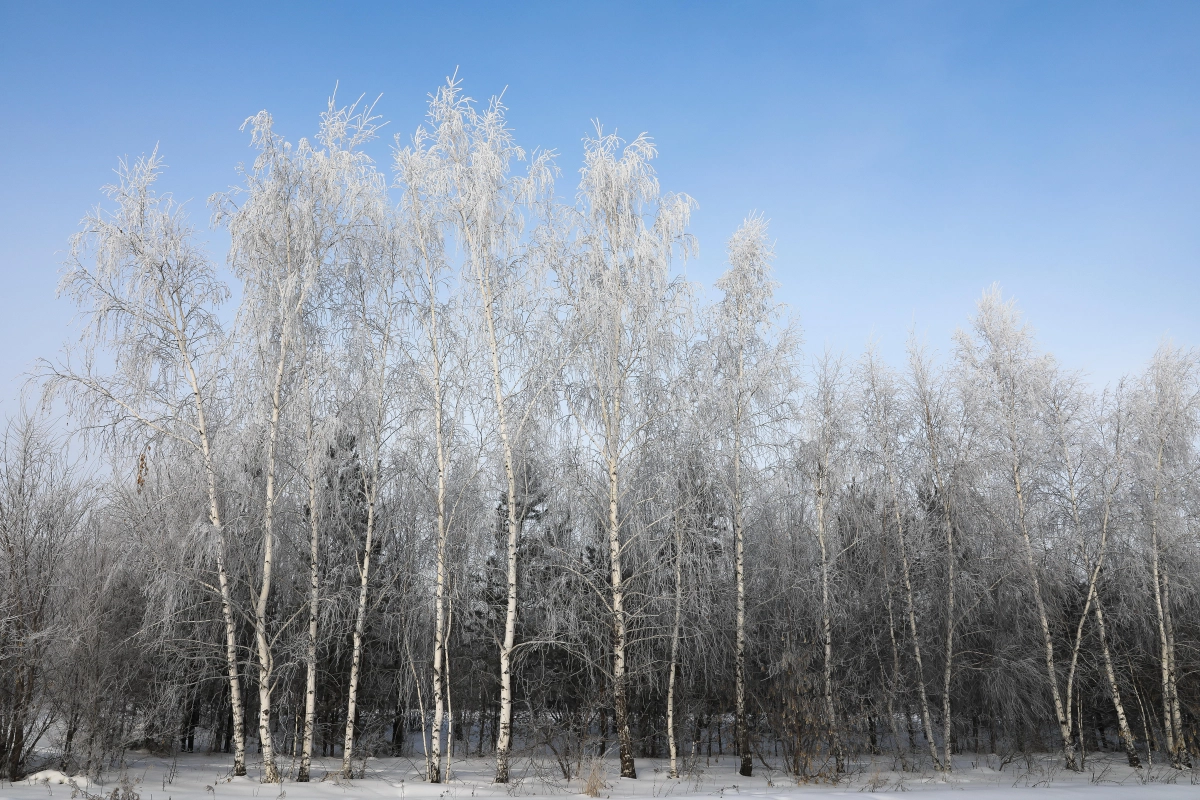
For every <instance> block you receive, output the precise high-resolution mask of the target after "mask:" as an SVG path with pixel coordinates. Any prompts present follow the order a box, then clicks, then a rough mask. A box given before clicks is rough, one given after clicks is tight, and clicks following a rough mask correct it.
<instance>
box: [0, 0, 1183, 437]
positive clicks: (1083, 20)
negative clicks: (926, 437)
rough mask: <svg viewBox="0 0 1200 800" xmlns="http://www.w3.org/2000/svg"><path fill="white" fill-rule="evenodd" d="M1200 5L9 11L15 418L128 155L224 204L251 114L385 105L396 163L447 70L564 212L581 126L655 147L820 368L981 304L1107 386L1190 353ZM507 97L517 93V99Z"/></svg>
mask: <svg viewBox="0 0 1200 800" xmlns="http://www.w3.org/2000/svg"><path fill="white" fill-rule="evenodd" d="M1198 41H1200V4H1198V3H1155V2H1150V3H1105V2H1086V3H1069V2H1056V3H1045V2H991V3H982V2H979V3H974V2H968V3H962V2H956V3H937V2H869V3H855V2H836V3H802V2H789V3H753V2H745V3H722V4H717V3H711V4H705V3H615V2H613V3H590V4H584V3H568V2H559V3H524V4H517V3H511V4H482V3H480V4H473V3H454V4H448V3H436V4H435V3H430V4H399V3H387V4H382V3H381V4H377V5H371V4H367V3H362V4H357V5H354V6H350V4H345V6H342V5H334V4H305V3H289V4H281V5H275V6H270V5H259V4H250V3H238V4H223V3H204V4H199V3H196V4H189V5H188V6H186V7H185V6H184V5H183V4H155V5H123V4H116V3H112V4H110V3H105V4H97V3H91V4H87V5H82V4H79V5H70V4H53V5H51V4H33V3H17V2H9V0H0V74H3V75H4V76H5V78H6V80H5V81H4V86H3V88H2V89H0V93H2V95H3V98H2V99H3V103H2V104H0V115H2V118H0V123H2V124H0V278H2V279H3V283H2V284H0V285H2V286H3V291H0V337H3V343H4V346H3V347H2V348H0V413H4V414H6V415H7V414H10V413H12V412H13V411H14V410H15V407H16V400H15V398H16V397H17V394H18V391H19V387H20V384H21V377H20V374H21V373H22V372H23V371H24V370H27V369H28V368H29V367H30V365H31V364H32V362H33V361H34V359H35V358H37V357H38V356H53V355H54V354H55V353H56V352H57V351H58V349H59V348H60V346H61V344H62V342H63V341H64V340H66V339H67V338H68V337H70V336H71V335H72V334H71V332H70V321H71V317H72V314H73V308H72V307H71V306H70V304H69V302H68V301H66V300H56V299H55V286H56V284H57V280H58V270H59V267H60V264H61V262H62V259H63V256H64V252H65V249H66V247H67V240H68V238H69V236H70V235H71V233H73V232H74V231H75V230H76V229H77V226H78V222H79V220H80V218H81V217H82V216H83V215H84V214H85V213H86V212H87V210H88V209H89V207H91V206H93V205H94V204H95V203H97V202H99V201H100V200H101V195H100V191H99V190H100V187H101V185H102V184H104V183H107V182H109V181H110V180H111V179H112V177H113V174H112V170H113V168H114V167H115V166H116V163H117V160H118V158H120V157H121V156H125V155H129V156H133V157H136V156H137V155H139V154H141V153H146V152H149V151H150V150H152V149H153V148H154V147H155V145H156V144H157V145H158V147H159V149H160V153H161V154H162V155H163V156H164V159H165V161H166V163H167V164H168V166H169V169H168V170H167V171H166V174H165V175H164V177H163V179H162V181H161V183H160V188H161V189H163V190H169V191H172V192H173V193H174V195H175V196H176V198H177V199H180V200H190V203H189V208H190V210H191V214H192V217H193V219H194V221H195V222H196V223H197V224H198V225H199V226H200V227H201V228H203V229H205V231H206V234H205V235H206V236H207V237H208V238H209V239H210V240H211V245H212V248H213V257H214V259H215V260H216V261H218V262H223V260H224V255H225V254H224V250H223V241H222V236H221V234H219V233H211V232H207V223H208V209H207V207H206V205H205V199H206V198H207V197H208V195H210V194H211V193H212V192H214V191H219V190H222V189H224V188H226V187H227V186H229V185H230V184H231V183H233V182H234V181H235V180H236V175H235V172H234V167H235V165H236V164H237V163H238V162H239V161H243V160H246V159H249V158H250V157H251V152H250V150H249V136H248V135H247V134H244V133H241V132H239V130H238V128H239V126H240V124H241V123H242V121H243V120H244V119H245V118H246V117H248V116H250V115H251V114H253V113H255V112H257V111H258V110H259V109H263V108H265V109H268V110H270V111H271V112H272V113H273V114H274V116H275V118H276V122H277V125H276V127H277V130H278V131H279V132H280V133H282V134H283V135H285V136H286V137H288V138H289V139H296V138H299V137H301V136H311V135H312V134H313V133H314V132H315V130H316V125H317V116H318V114H319V113H320V112H321V111H322V110H323V108H324V105H325V101H326V98H327V97H328V96H329V94H330V92H331V91H332V90H333V88H334V86H335V84H337V85H339V86H340V88H339V97H340V98H342V99H353V98H354V97H357V96H358V95H359V94H361V93H366V94H367V95H369V96H370V97H375V96H376V95H379V94H382V97H381V99H380V100H379V103H378V105H377V110H378V111H379V113H381V114H382V115H383V116H384V118H385V119H388V120H390V123H389V125H388V127H387V128H386V129H385V136H384V137H383V139H382V141H380V142H377V143H376V146H375V147H373V148H372V152H373V154H374V155H375V156H376V157H377V158H378V159H379V160H380V161H381V162H383V163H384V164H385V165H386V164H387V161H388V159H389V147H390V146H391V144H392V137H393V135H394V134H397V133H399V134H401V136H402V137H403V138H404V139H405V140H407V137H408V136H409V134H411V132H412V130H413V129H414V128H415V127H416V126H417V125H418V124H419V123H420V122H421V121H422V116H423V114H424V103H425V99H426V95H427V94H428V93H429V92H432V91H433V90H435V89H436V88H437V87H438V85H439V84H440V83H441V82H442V81H443V80H444V79H445V76H446V75H448V74H450V73H452V72H454V71H455V69H456V68H457V70H458V74H459V76H460V77H461V78H462V79H463V81H464V87H465V90H466V92H467V93H468V94H469V95H471V96H473V97H475V98H477V99H481V100H482V99H486V98H487V97H488V96H490V95H492V94H495V93H498V92H500V91H505V101H506V103H507V105H508V106H509V108H510V122H511V124H512V126H513V128H514V129H515V131H516V134H517V138H518V141H520V142H521V143H522V144H523V145H524V146H525V147H526V148H528V149H532V148H533V147H544V148H550V149H554V150H557V151H558V153H559V158H558V163H559V166H560V168H561V169H562V173H563V174H562V178H561V180H560V183H559V186H558V193H559V194H560V195H561V196H563V197H565V198H570V197H571V196H573V193H574V187H575V181H576V175H577V169H578V167H579V161H580V154H581V152H582V146H581V143H580V140H581V138H582V137H583V136H584V135H586V134H587V133H588V132H589V131H590V130H591V120H593V119H598V120H600V121H601V122H602V123H603V124H604V125H605V127H606V128H609V129H611V128H614V127H615V128H616V129H617V130H618V132H620V133H621V134H624V135H627V136H633V135H636V134H638V133H640V132H642V131H647V132H649V133H650V134H651V135H652V136H653V137H654V139H655V141H656V142H657V144H658V146H659V148H660V158H659V159H658V161H657V168H658V171H659V175H660V178H661V181H662V185H663V188H664V189H666V190H670V191H679V192H686V193H688V194H690V195H691V196H692V197H694V198H695V199H696V201H697V202H698V204H699V208H698V210H697V212H696V214H695V216H694V224H693V228H692V230H693V233H695V234H696V235H697V237H698V238H699V242H700V257H699V259H698V260H696V261H694V262H692V263H690V264H689V265H688V266H687V268H686V269H687V273H688V275H689V276H690V277H691V278H693V279H695V280H697V281H700V282H702V283H704V284H706V285H711V284H712V281H713V280H714V279H715V277H716V276H717V275H718V274H719V273H720V272H721V271H722V269H723V268H724V246H725V240H726V239H727V238H728V237H729V235H730V234H731V233H732V232H733V230H734V229H735V228H736V227H737V225H738V223H739V222H740V220H741V219H742V218H743V217H744V216H745V215H746V214H747V213H749V212H750V211H752V210H757V211H760V212H762V213H763V214H764V215H765V216H766V217H767V218H769V219H770V220H771V233H772V236H773V237H774V239H775V240H776V252H777V256H778V257H777V261H776V277H777V279H778V280H779V282H780V283H781V288H780V293H779V296H780V299H781V300H783V301H785V302H786V303H788V304H789V305H790V306H791V308H792V310H793V312H794V313H795V314H796V316H797V317H798V319H799V322H800V324H801V326H802V328H803V330H804V338H805V349H806V351H807V352H808V353H809V354H812V353H815V352H819V351H821V350H823V349H825V348H831V349H833V350H836V351H844V352H845V353H846V354H847V355H848V356H850V357H852V358H857V356H858V355H859V354H860V353H861V352H862V350H863V348H864V345H865V344H866V343H867V341H868V340H869V339H876V340H878V342H879V346H880V348H881V350H882V351H883V353H884V355H885V356H886V357H887V358H888V359H889V360H891V361H893V362H898V361H899V360H900V358H901V357H902V355H903V348H904V343H905V339H906V338H907V336H908V332H909V330H910V329H915V330H916V331H917V333H918V334H919V335H921V336H923V337H925V338H927V340H928V342H929V344H930V345H931V346H932V347H934V348H936V349H938V350H939V351H941V352H942V353H946V352H947V351H948V349H949V347H950V341H951V338H950V337H951V334H952V333H953V331H954V329H955V328H956V327H958V326H961V325H964V324H965V323H966V322H967V320H968V318H969V317H970V315H971V313H972V312H973V309H974V303H975V301H976V299H977V298H978V297H979V296H980V294H981V293H982V291H983V290H984V289H985V288H986V287H987V286H989V285H990V284H992V283H993V282H998V283H999V284H1000V285H1001V287H1002V288H1003V289H1004V291H1005V294H1006V295H1009V296H1013V297H1016V298H1017V300H1018V303H1019V305H1020V307H1021V308H1022V309H1023V310H1024V311H1025V313H1026V315H1027V318H1028V319H1029V321H1030V322H1031V323H1032V324H1033V326H1034V327H1035V329H1036V330H1037V332H1038V338H1039V342H1040V344H1041V345H1042V347H1044V348H1045V349H1047V350H1049V351H1051V352H1053V353H1054V354H1055V355H1056V356H1058V357H1059V358H1060V360H1061V361H1062V362H1064V363H1065V364H1066V365H1067V366H1069V367H1073V368H1078V369H1081V370H1084V371H1086V372H1087V373H1089V374H1090V376H1091V378H1092V380H1093V381H1094V382H1096V383H1097V384H1102V383H1105V382H1108V381H1111V380H1114V379H1116V378H1117V377H1119V376H1120V375H1121V374H1123V373H1126V372H1131V371H1136V370H1138V369H1140V367H1141V366H1142V364H1143V363H1144V362H1145V361H1146V359H1147V358H1148V357H1149V355H1150V354H1151V353H1152V352H1153V350H1154V348H1155V347H1156V346H1157V344H1158V342H1159V341H1160V340H1161V339H1162V337H1164V336H1171V337H1172V338H1173V339H1174V340H1175V341H1176V342H1177V343H1179V344H1186V345H1194V344H1200V313H1198V312H1197V303H1198V301H1200V271H1198V270H1197V264H1198V260H1200V147H1198V145H1200V47H1198V46H1197V42H1198ZM506 87H507V88H506Z"/></svg>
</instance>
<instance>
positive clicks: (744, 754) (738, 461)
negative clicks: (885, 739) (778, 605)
mask: <svg viewBox="0 0 1200 800" xmlns="http://www.w3.org/2000/svg"><path fill="white" fill-rule="evenodd" d="M738 361H739V363H738V377H739V383H740V382H741V381H740V378H741V371H742V370H741V357H740V355H739V359H738ZM739 405H740V398H739ZM740 412H741V410H740V408H739V411H738V415H737V419H735V421H734V426H735V427H734V437H733V541H734V562H733V563H734V573H735V579H736V581H737V644H736V647H737V652H736V690H737V698H736V710H737V720H736V723H737V725H736V728H737V730H736V735H737V747H738V755H740V756H741V768H740V769H739V770H738V774H740V775H743V776H745V777H747V778H748V777H750V775H751V774H752V773H753V772H754V761H753V758H752V756H751V753H750V731H749V726H748V725H747V721H746V572H745V554H744V543H743V542H744V540H743V536H742V481H741V478H742V475H741V472H742V454H741V449H742V448H741V435H740V431H739V430H738V428H740V426H741V419H740V418H741V413H740Z"/></svg>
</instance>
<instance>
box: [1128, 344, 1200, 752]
mask: <svg viewBox="0 0 1200 800" xmlns="http://www.w3.org/2000/svg"><path fill="white" fill-rule="evenodd" d="M1197 376H1200V367H1198V360H1197V358H1196V356H1195V354H1194V353H1191V352H1188V351H1183V350H1177V349H1175V348H1174V347H1172V346H1171V345H1169V344H1163V345H1162V346H1160V347H1159V349H1158V351H1157V352H1155V354H1154V357H1153V358H1152V359H1151V361H1150V366H1149V368H1148V369H1147V370H1146V373H1145V375H1144V376H1143V377H1142V380H1141V385H1140V387H1139V393H1138V394H1139V400H1140V402H1139V408H1138V421H1137V428H1138V432H1137V438H1138V447H1137V451H1136V467H1135V469H1136V472H1135V476H1136V481H1137V485H1138V490H1139V494H1140V501H1141V506H1142V517H1143V519H1144V520H1145V526H1146V528H1147V529H1148V532H1149V545H1150V548H1149V549H1150V553H1149V555H1150V578H1151V584H1152V585H1151V593H1152V598H1153V601H1154V613H1155V618H1156V619H1155V622H1156V627H1157V634H1158V647H1159V667H1160V677H1161V687H1162V715H1163V720H1162V722H1163V733H1164V737H1165V739H1166V745H1167V752H1168V753H1169V754H1170V756H1171V766H1173V767H1175V768H1176V769H1186V768H1188V767H1190V766H1191V759H1190V754H1189V753H1188V750H1187V743H1186V740H1185V738H1184V737H1185V734H1184V727H1183V718H1182V714H1181V712H1180V703H1179V684H1178V675H1179V672H1178V668H1177V666H1176V652H1177V651H1176V646H1175V623H1174V617H1173V612H1172V603H1171V572H1172V570H1171V564H1170V561H1169V560H1167V559H1166V558H1164V554H1165V553H1167V552H1169V551H1170V549H1171V547H1170V544H1171V541H1172V539H1173V538H1175V537H1177V536H1178V533H1177V531H1176V529H1175V528H1176V525H1177V524H1178V519H1179V517H1180V515H1179V513H1178V511H1177V510H1176V509H1177V508H1178V503H1179V499H1178V498H1179V497H1180V496H1181V494H1182V493H1183V491H1184V489H1183V486H1184V483H1185V481H1186V479H1185V478H1184V477H1183V476H1184V475H1186V474H1187V469H1188V467H1187V465H1188V464H1189V462H1190V458H1189V456H1191V455H1192V453H1191V450H1192V448H1193V447H1194V442H1195V438H1196V432H1197V430H1198V428H1200V425H1198V423H1200V390H1198V389H1197V384H1198V378H1197Z"/></svg>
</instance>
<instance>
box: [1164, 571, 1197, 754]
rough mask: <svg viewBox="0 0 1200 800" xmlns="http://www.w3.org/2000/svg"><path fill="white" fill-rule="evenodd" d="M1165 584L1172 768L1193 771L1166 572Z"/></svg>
mask: <svg viewBox="0 0 1200 800" xmlns="http://www.w3.org/2000/svg"><path fill="white" fill-rule="evenodd" d="M1162 582H1163V617H1164V619H1165V621H1166V625H1167V655H1168V656H1169V658H1170V665H1169V668H1168V670H1167V676H1168V678H1170V686H1171V724H1172V725H1174V726H1175V749H1174V750H1173V751H1172V752H1171V766H1173V767H1175V769H1191V766H1192V763H1191V757H1190V753H1188V748H1187V739H1186V736H1185V734H1184V732H1183V719H1182V718H1181V714H1180V712H1179V682H1178V672H1177V670H1176V668H1175V623H1174V620H1173V617H1172V614H1171V580H1170V577H1169V576H1168V574H1167V571H1166V570H1163V573H1162Z"/></svg>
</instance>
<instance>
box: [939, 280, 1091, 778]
mask: <svg viewBox="0 0 1200 800" xmlns="http://www.w3.org/2000/svg"><path fill="white" fill-rule="evenodd" d="M974 330H975V339H974V340H971V339H969V338H968V337H967V335H966V334H965V333H962V332H961V331H960V332H959V334H958V343H959V357H960V359H962V361H963V362H964V363H965V364H966V365H967V368H968V370H969V372H970V375H971V376H972V378H973V379H974V380H975V381H976V382H977V386H978V387H979V389H980V390H981V392H982V398H981V400H982V403H983V413H985V414H987V415H988V417H989V422H990V424H991V426H992V427H993V434H994V436H995V442H996V453H995V455H996V458H997V464H998V465H1000V464H1003V470H1004V473H1005V474H1006V477H1007V480H1008V484H1007V490H1008V491H1009V492H1010V493H1011V495H1010V501H1009V502H1010V509H1011V510H1010V513H1011V517H1010V519H1011V524H1012V526H1013V529H1014V532H1015V533H1016V535H1017V536H1018V537H1020V543H1021V546H1022V553H1023V555H1024V561H1025V568H1026V575H1027V577H1028V579H1029V588H1030V594H1031V595H1032V596H1033V601H1034V607H1035V609H1036V611H1037V617H1038V624H1039V627H1040V629H1041V634H1042V647H1043V650H1044V656H1045V668H1046V679H1047V683H1048V684H1049V688H1050V695H1051V698H1052V700H1053V702H1054V713H1055V721H1056V722H1057V723H1058V729H1059V734H1060V735H1061V737H1062V747H1063V757H1064V760H1065V763H1066V767H1067V769H1069V770H1072V771H1076V770H1078V769H1079V765H1078V763H1077V761H1076V758H1075V743H1074V740H1073V738H1072V736H1071V721H1070V716H1069V714H1068V709H1067V707H1066V706H1065V705H1064V703H1063V694H1062V691H1061V689H1060V687H1059V682H1058V673H1057V669H1056V664H1055V658H1054V637H1053V635H1052V633H1051V630H1050V618H1049V614H1048V612H1047V610H1046V601H1045V598H1044V597H1043V596H1042V578H1041V571H1040V569H1039V567H1038V564H1037V561H1036V559H1035V557H1034V544H1033V537H1034V534H1035V531H1034V522H1033V519H1032V516H1033V514H1032V510H1031V505H1032V498H1031V496H1030V489H1031V484H1032V483H1033V479H1034V473H1035V472H1036V471H1037V470H1038V468H1039V464H1038V462H1039V461H1040V459H1041V457H1042V456H1043V454H1044V452H1045V447H1046V441H1045V439H1044V438H1043V437H1042V436H1041V435H1040V432H1039V427H1038V424H1037V421H1038V418H1039V415H1040V414H1041V413H1042V412H1043V406H1044V397H1045V395H1044V393H1045V391H1046V387H1047V385H1048V383H1049V380H1050V372H1051V369H1052V366H1051V363H1050V361H1049V359H1047V358H1044V357H1039V356H1037V355H1035V353H1034V350H1033V339H1032V334H1031V333H1030V331H1029V329H1028V327H1027V326H1025V325H1022V324H1021V322H1020V317H1019V313H1018V312H1017V310H1016V307H1015V305H1014V303H1013V302H1012V301H1008V302H1004V301H1003V300H1002V299H1001V297H1000V291H999V289H998V288H993V289H991V290H990V291H988V292H987V293H985V294H984V296H983V299H981V300H980V301H979V312H978V314H977V315H976V317H975V319H974Z"/></svg>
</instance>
